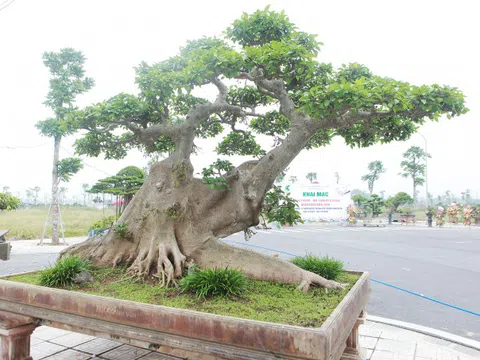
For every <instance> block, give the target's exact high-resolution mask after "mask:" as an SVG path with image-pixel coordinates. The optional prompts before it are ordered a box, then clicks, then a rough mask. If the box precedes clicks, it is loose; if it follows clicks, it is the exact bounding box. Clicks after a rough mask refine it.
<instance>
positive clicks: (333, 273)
mask: <svg viewBox="0 0 480 360" xmlns="http://www.w3.org/2000/svg"><path fill="white" fill-rule="evenodd" d="M291 262H292V263H293V264H295V265H297V266H298V267H299V268H302V269H303V270H307V271H310V272H313V273H315V274H317V275H320V276H322V277H324V278H325V279H328V280H335V279H336V278H337V277H338V276H339V275H340V274H341V273H342V272H343V262H342V261H340V260H336V259H334V258H332V257H328V256H324V257H320V256H315V255H312V254H307V255H305V256H302V257H295V258H293V259H292V260H291Z"/></svg>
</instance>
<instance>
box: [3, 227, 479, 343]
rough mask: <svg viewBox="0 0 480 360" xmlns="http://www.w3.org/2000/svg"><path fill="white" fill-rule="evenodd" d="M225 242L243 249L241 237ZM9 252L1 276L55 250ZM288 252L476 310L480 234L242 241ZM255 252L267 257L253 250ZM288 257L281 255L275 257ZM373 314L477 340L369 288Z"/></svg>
mask: <svg viewBox="0 0 480 360" xmlns="http://www.w3.org/2000/svg"><path fill="white" fill-rule="evenodd" d="M226 241H235V242H237V243H238V246H245V245H244V244H245V241H244V239H243V234H236V235H233V236H231V237H229V238H228V239H226ZM12 244H13V246H14V248H13V250H12V256H11V259H10V260H9V261H6V262H0V274H9V273H18V272H23V271H30V270H36V269H40V268H42V267H44V266H47V265H48V264H50V263H53V262H54V261H55V259H56V257H57V254H56V253H57V252H58V251H59V250H58V248H52V247H48V246H43V247H40V248H30V249H21V247H20V246H16V245H15V242H12ZM247 244H250V245H258V246H263V247H267V248H273V249H278V250H280V251H285V252H289V253H294V254H299V255H303V254H305V253H306V252H311V253H315V254H322V255H329V256H334V257H336V258H338V259H341V260H343V261H344V263H345V267H346V268H347V269H353V270H364V271H369V272H370V273H371V276H372V278H374V279H378V280H381V281H384V282H387V283H390V284H393V285H396V286H399V287H402V288H406V289H408V290H411V291H415V292H418V293H421V294H424V295H427V296H430V297H432V298H435V299H438V300H441V301H444V302H447V303H450V304H454V305H456V306H459V307H462V308H466V309H469V310H472V311H475V312H480V229H479V228H476V229H466V228H455V229H453V228H444V229H436V228H430V229H429V228H426V227H420V226H417V227H407V228H405V227H401V226H393V227H386V228H363V227H355V228H348V227H340V226H320V225H314V224H312V225H301V226H298V227H294V228H284V229H280V230H278V229H272V230H267V231H258V232H257V234H256V235H255V236H254V237H253V238H252V239H250V241H249V242H248V243H247ZM256 250H258V251H262V252H267V253H269V254H271V253H272V252H269V251H265V250H261V249H258V248H257V249H256ZM281 256H282V257H284V258H288V256H287V255H284V254H282V255H281ZM367 311H368V313H370V314H372V315H377V316H382V317H387V318H392V319H397V320H402V321H407V322H412V323H416V324H420V325H424V326H429V327H433V328H436V329H440V330H444V331H447V332H450V333H454V334H457V335H460V336H464V337H467V338H471V339H475V340H477V341H480V317H478V316H475V315H471V314H467V313H464V312H461V311H458V310H455V309H451V308H448V307H445V306H442V305H439V304H437V303H434V302H431V301H428V300H425V299H422V298H419V297H415V296H412V295H410V294H406V293H404V292H401V291H398V290H396V289H392V288H389V287H386V286H384V285H380V284H376V283H372V293H371V295H370V303H369V305H368V309H367Z"/></svg>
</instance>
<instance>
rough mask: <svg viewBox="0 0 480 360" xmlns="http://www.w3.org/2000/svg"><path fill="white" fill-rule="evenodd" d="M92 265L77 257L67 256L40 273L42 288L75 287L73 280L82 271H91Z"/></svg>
mask: <svg viewBox="0 0 480 360" xmlns="http://www.w3.org/2000/svg"><path fill="white" fill-rule="evenodd" d="M90 268H91V266H90V263H89V262H88V261H85V260H83V259H81V258H79V257H77V256H67V257H64V258H62V259H61V260H59V261H57V263H56V264H55V265H54V266H51V267H49V268H47V269H45V270H42V271H41V272H40V278H39V282H40V285H42V286H48V287H67V286H72V285H73V278H74V277H75V276H76V275H77V274H78V273H80V271H82V270H89V269H90Z"/></svg>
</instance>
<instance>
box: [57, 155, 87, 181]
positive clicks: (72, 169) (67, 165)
mask: <svg viewBox="0 0 480 360" xmlns="http://www.w3.org/2000/svg"><path fill="white" fill-rule="evenodd" d="M57 166H58V177H59V179H60V180H61V181H64V182H69V181H70V179H71V177H72V176H73V175H75V174H76V173H78V172H79V171H80V170H81V169H82V168H83V164H82V160H80V159H79V158H66V159H62V160H60V161H59V162H58V163H57Z"/></svg>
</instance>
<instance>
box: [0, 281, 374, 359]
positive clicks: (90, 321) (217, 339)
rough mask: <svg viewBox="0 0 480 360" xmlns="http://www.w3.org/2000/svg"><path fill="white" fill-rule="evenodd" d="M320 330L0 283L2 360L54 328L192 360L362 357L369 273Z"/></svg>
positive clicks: (19, 354) (20, 354)
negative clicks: (43, 329)
mask: <svg viewBox="0 0 480 360" xmlns="http://www.w3.org/2000/svg"><path fill="white" fill-rule="evenodd" d="M361 274H362V275H361V277H360V279H359V280H358V281H357V283H356V284H355V285H354V287H353V288H352V289H351V290H350V291H349V292H348V294H347V295H346V296H345V298H344V299H343V300H342V302H341V303H340V304H339V305H338V306H337V308H336V309H335V310H334V311H333V312H332V314H331V315H330V316H329V318H328V319H327V320H326V321H325V323H324V324H323V325H322V326H321V327H320V328H303V327H298V326H290V325H282V324H275V323H268V322H261V321H254V320H246V319H239V318H233V317H229V316H221V315H214V314H209V313H202V312H197V311H191V310H184V309H178V308H171V307H165V306H159V305H149V304H143V303H138V302H133V301H126V300H117V299H113V298H106V297H101V296H95V295H88V294H82V293H73V292H72V291H67V290H58V289H50V288H46V287H41V286H35V285H28V284H22V283H16V282H12V281H7V280H0V337H1V344H0V352H1V354H2V359H7V360H13V359H14V360H27V359H30V357H29V355H28V354H29V347H30V341H29V339H30V334H31V332H32V331H33V329H34V328H35V326H38V325H46V326H52V327H57V328H61V329H65V330H70V331H74V332H79V333H84V334H88V335H93V336H98V337H102V338H106V339H111V340H115V341H120V342H124V343H127V344H131V345H135V346H140V347H144V348H148V349H151V350H157V351H159V352H162V353H168V354H172V355H177V356H185V357H186V356H188V357H189V359H201V360H213V359H232V360H233V359H235V360H238V359H272V360H273V359H279V358H280V359H314V360H338V359H340V358H341V359H360V357H359V355H358V326H359V325H360V324H361V323H362V322H363V310H364V309H365V306H366V305H367V301H368V294H369V278H370V276H369V274H368V273H361Z"/></svg>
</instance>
